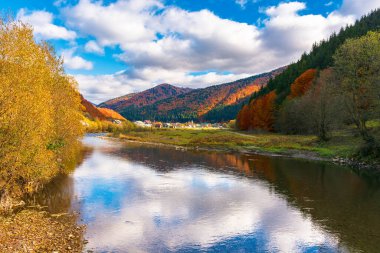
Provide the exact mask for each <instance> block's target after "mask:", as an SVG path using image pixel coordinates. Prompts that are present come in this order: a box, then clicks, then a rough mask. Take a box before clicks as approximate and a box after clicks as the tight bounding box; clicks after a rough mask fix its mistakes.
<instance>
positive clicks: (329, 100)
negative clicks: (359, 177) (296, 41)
mask: <svg viewBox="0 0 380 253" xmlns="http://www.w3.org/2000/svg"><path fill="white" fill-rule="evenodd" d="M379 28H380V11H379V10H377V11H374V12H372V13H371V14H369V15H368V16H364V17H363V18H362V19H361V20H360V21H357V22H356V23H355V24H354V25H352V26H349V27H346V28H345V29H342V30H341V31H340V32H339V33H338V34H333V35H332V36H331V37H330V39H329V40H326V41H322V42H320V43H319V44H315V45H314V46H313V49H312V50H311V52H310V53H308V54H304V55H303V56H302V57H301V59H300V60H299V61H298V62H296V63H294V64H291V65H290V66H289V67H288V68H287V69H286V70H285V71H284V72H283V73H282V74H280V75H278V76H277V77H275V78H274V79H273V80H271V81H269V83H268V85H267V86H266V87H263V88H262V89H261V90H260V91H259V92H257V93H255V94H254V96H252V98H251V100H250V101H249V103H247V104H246V105H244V106H243V107H242V109H241V110H240V112H239V113H238V116H237V123H236V125H237V128H238V129H240V130H265V131H278V132H283V133H286V134H315V135H317V136H318V137H319V138H320V140H322V141H327V140H329V139H330V138H331V136H332V131H333V130H338V129H340V130H341V129H352V128H353V126H354V127H356V129H357V133H358V134H359V135H360V136H361V137H362V139H363V141H364V144H363V147H362V148H361V149H360V152H361V154H362V155H365V156H367V155H371V156H376V157H379V156H380V144H379V141H378V140H377V138H378V134H377V130H376V129H372V128H371V127H369V122H370V121H371V120H372V121H376V120H379V118H380V85H379V84H380V82H379V81H380V77H379V73H380V33H379V32H376V31H378V30H379Z"/></svg>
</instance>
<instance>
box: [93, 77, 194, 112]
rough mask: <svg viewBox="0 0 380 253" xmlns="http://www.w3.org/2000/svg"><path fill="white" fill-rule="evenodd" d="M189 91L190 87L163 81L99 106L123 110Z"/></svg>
mask: <svg viewBox="0 0 380 253" xmlns="http://www.w3.org/2000/svg"><path fill="white" fill-rule="evenodd" d="M190 91H191V89H189V88H179V87H175V86H173V85H170V84H166V83H164V84H160V85H158V86H156V87H153V88H151V89H148V90H145V91H142V92H139V93H132V94H128V95H125V96H122V97H118V98H114V99H111V100H108V101H106V102H104V103H101V104H100V105H99V107H102V108H109V109H113V110H116V111H123V110H125V109H126V108H129V107H131V106H133V107H138V108H141V107H144V106H147V105H151V104H154V103H155V102H157V101H161V100H164V99H167V98H170V97H174V96H177V95H181V94H186V93H188V92H190Z"/></svg>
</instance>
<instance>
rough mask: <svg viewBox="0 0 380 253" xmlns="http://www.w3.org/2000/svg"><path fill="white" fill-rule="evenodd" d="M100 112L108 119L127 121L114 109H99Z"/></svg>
mask: <svg viewBox="0 0 380 253" xmlns="http://www.w3.org/2000/svg"><path fill="white" fill-rule="evenodd" d="M98 110H99V111H100V112H101V113H102V114H103V115H104V116H105V117H106V118H108V119H118V120H125V118H124V117H123V116H121V115H120V114H119V113H117V112H115V111H114V110H112V109H107V108H98Z"/></svg>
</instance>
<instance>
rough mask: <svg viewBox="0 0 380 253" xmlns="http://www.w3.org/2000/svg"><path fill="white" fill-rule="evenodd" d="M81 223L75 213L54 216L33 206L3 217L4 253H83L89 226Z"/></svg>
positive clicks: (0, 220)
mask: <svg viewBox="0 0 380 253" xmlns="http://www.w3.org/2000/svg"><path fill="white" fill-rule="evenodd" d="M77 219H78V215H77V214H75V213H72V214H68V213H62V214H50V213H48V212H47V211H43V210H41V209H40V208H38V207H31V206H30V207H26V208H25V209H23V210H21V211H19V212H15V213H12V214H11V215H8V216H1V215H0V231H3V233H0V245H1V247H2V252H9V253H10V252H82V250H83V248H84V244H85V243H86V240H84V237H83V236H84V231H85V225H78V222H77Z"/></svg>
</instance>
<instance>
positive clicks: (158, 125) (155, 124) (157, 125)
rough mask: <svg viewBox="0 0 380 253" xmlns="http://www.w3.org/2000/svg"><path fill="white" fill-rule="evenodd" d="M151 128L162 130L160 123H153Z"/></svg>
mask: <svg viewBox="0 0 380 253" xmlns="http://www.w3.org/2000/svg"><path fill="white" fill-rule="evenodd" d="M153 126H154V127H155V128H162V126H163V124H162V123H161V122H154V123H153Z"/></svg>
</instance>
